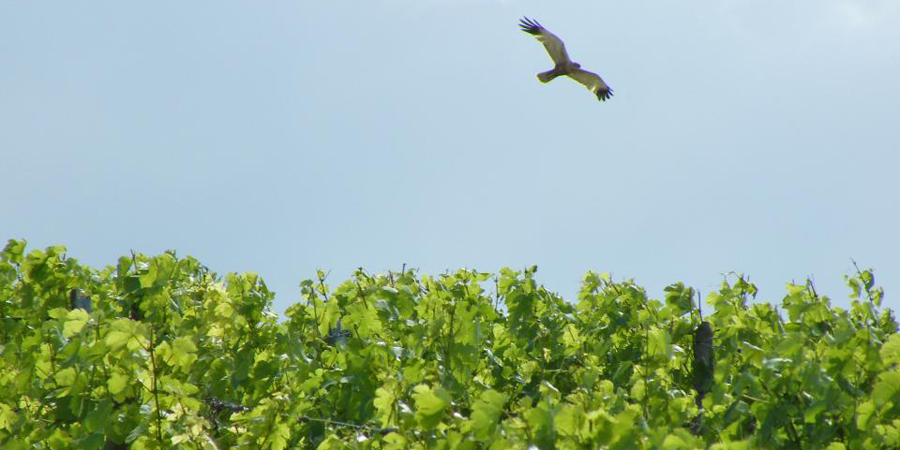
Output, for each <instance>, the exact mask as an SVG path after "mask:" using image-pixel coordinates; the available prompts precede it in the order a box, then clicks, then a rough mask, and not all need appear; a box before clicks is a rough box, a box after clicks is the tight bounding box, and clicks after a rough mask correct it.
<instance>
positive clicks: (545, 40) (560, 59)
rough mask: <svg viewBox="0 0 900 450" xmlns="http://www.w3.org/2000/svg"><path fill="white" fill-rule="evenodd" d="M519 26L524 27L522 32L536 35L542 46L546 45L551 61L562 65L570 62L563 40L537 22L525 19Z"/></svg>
mask: <svg viewBox="0 0 900 450" xmlns="http://www.w3.org/2000/svg"><path fill="white" fill-rule="evenodd" d="M519 26H520V27H522V31H524V32H526V33H529V34H531V35H534V37H536V38H537V40H538V41H540V42H541V44H544V48H546V49H547V53H549V54H550V59H552V60H553V63H554V64H561V63H565V62H568V61H569V54H568V53H566V45H565V44H563V41H562V39H560V38H558V37H556V35H555V34H553V33H551V32H549V31H547V29H546V28H544V27H543V26H541V24H540V23H538V22H537V21H536V20H531V19H529V18H527V17H525V18H523V19H521V21H520V22H519Z"/></svg>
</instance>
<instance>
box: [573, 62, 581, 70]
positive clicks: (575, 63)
mask: <svg viewBox="0 0 900 450" xmlns="http://www.w3.org/2000/svg"><path fill="white" fill-rule="evenodd" d="M572 66H573V67H575V68H576V69H580V68H581V64H578V63H577V62H572Z"/></svg>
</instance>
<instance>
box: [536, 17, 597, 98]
mask: <svg viewBox="0 0 900 450" xmlns="http://www.w3.org/2000/svg"><path fill="white" fill-rule="evenodd" d="M519 26H520V27H522V31H524V32H526V33H529V34H531V35H534V37H535V38H537V40H538V41H540V42H541V44H544V48H546V49H547V53H549V54H550V59H552V60H553V63H554V64H556V66H555V67H554V68H553V70H548V71H546V72H541V73H539V74H538V76H537V77H538V80H541V82H542V83H547V82H549V81H550V80H552V79H554V78H556V77H558V76H562V75H566V76H568V77H569V78H571V79H573V80H575V81H577V82H579V83H581V84H583V85H584V87H586V88H588V90H589V91H591V92H593V93H594V95H596V96H597V99H598V100H600V101H605V100H607V99H609V98H610V97H612V95H613V91H612V89H610V88H609V85H607V84H606V83H605V82H603V78H600V75H597V74H596V73H594V72H588V71H587V70H584V69H582V68H581V64H578V63H577V62H575V61H572V60H571V59H569V54H568V53H567V52H566V45H565V44H563V41H562V40H561V39H560V38H558V37H556V35H555V34H553V33H551V32H549V31H547V29H546V28H544V27H543V26H542V25H541V24H540V23H538V22H537V21H536V20H531V19H529V18H527V17H525V18H523V19H521V22H520V23H519Z"/></svg>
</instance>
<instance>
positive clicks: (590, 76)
mask: <svg viewBox="0 0 900 450" xmlns="http://www.w3.org/2000/svg"><path fill="white" fill-rule="evenodd" d="M566 75H568V76H569V77H570V78H572V79H573V80H575V81H577V82H579V83H581V84H583V85H584V87H586V88H588V89H589V90H590V91H591V92H593V93H594V95H596V96H597V100H600V101H601V102H602V101H605V100H607V99H609V98H610V97H612V89H610V87H609V85H608V84H606V82H605V81H603V78H600V75H597V74H596V73H594V72H588V71H587V70H583V69H575V70H573V71H571V72H569V73H568V74H566Z"/></svg>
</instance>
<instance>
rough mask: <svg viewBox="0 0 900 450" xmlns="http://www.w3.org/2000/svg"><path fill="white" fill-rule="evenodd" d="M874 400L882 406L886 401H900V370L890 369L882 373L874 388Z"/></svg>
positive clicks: (877, 404) (879, 406)
mask: <svg viewBox="0 0 900 450" xmlns="http://www.w3.org/2000/svg"><path fill="white" fill-rule="evenodd" d="M872 400H874V401H875V405H876V406H878V408H881V407H882V406H884V405H885V404H886V403H888V402H891V403H894V404H896V403H897V402H898V401H900V372H895V371H890V372H885V373H882V374H881V377H880V379H879V380H878V382H877V383H875V386H874V387H873V388H872Z"/></svg>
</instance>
